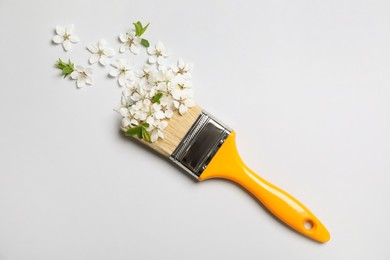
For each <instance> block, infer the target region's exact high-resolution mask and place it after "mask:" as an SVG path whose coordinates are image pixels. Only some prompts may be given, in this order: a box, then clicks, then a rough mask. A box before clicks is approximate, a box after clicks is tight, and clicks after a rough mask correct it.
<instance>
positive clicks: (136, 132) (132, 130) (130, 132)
mask: <svg viewBox="0 0 390 260" xmlns="http://www.w3.org/2000/svg"><path fill="white" fill-rule="evenodd" d="M140 132H141V126H136V127H132V128H130V129H129V130H127V131H126V132H125V136H133V135H138V136H139V134H140Z"/></svg>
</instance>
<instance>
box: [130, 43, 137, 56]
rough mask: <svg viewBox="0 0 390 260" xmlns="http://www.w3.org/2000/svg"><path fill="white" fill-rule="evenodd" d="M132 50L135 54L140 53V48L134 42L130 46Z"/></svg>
mask: <svg viewBox="0 0 390 260" xmlns="http://www.w3.org/2000/svg"><path fill="white" fill-rule="evenodd" d="M130 51H131V52H132V53H134V54H138V53H139V48H138V47H137V46H135V45H134V44H133V45H131V46H130Z"/></svg>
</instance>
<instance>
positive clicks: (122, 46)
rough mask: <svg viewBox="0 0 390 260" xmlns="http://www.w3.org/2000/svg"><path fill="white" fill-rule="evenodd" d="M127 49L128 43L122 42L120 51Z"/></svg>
mask: <svg viewBox="0 0 390 260" xmlns="http://www.w3.org/2000/svg"><path fill="white" fill-rule="evenodd" d="M126 49H127V45H126V44H122V45H121V47H120V48H119V52H125V51H126Z"/></svg>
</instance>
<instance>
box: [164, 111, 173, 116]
mask: <svg viewBox="0 0 390 260" xmlns="http://www.w3.org/2000/svg"><path fill="white" fill-rule="evenodd" d="M172 116H173V111H172V110H167V111H165V117H166V118H171V117H172Z"/></svg>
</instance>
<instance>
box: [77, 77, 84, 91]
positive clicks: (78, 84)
mask: <svg viewBox="0 0 390 260" xmlns="http://www.w3.org/2000/svg"><path fill="white" fill-rule="evenodd" d="M85 84H86V79H85V78H84V77H80V78H79V79H78V80H77V83H76V85H77V87H78V88H82V87H84V86H85Z"/></svg>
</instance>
